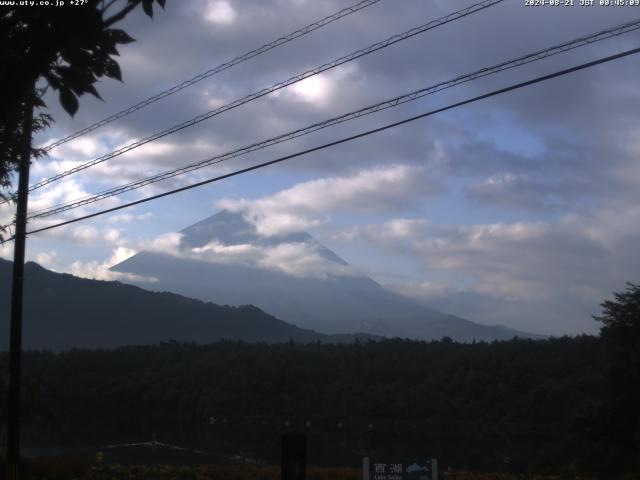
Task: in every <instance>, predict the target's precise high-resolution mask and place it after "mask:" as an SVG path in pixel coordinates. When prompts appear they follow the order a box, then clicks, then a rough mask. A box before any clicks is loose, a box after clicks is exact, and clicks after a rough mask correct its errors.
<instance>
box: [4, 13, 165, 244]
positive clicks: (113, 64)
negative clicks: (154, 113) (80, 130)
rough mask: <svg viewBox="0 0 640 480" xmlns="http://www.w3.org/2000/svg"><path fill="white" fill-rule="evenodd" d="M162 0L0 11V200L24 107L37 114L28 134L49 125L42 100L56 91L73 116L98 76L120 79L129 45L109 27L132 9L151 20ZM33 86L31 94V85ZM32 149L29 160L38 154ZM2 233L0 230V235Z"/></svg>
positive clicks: (16, 152)
mask: <svg viewBox="0 0 640 480" xmlns="http://www.w3.org/2000/svg"><path fill="white" fill-rule="evenodd" d="M156 2H157V3H158V4H159V5H160V6H161V7H163V8H164V4H165V0H122V1H118V0H109V1H104V0H102V1H98V0H89V1H88V2H87V3H86V4H84V5H78V6H74V7H68V8H67V7H63V8H48V7H26V6H15V7H0V105H2V108H1V109H0V198H6V196H7V192H6V190H7V188H8V187H9V185H10V182H11V175H12V173H13V172H15V171H16V168H17V166H18V164H19V162H20V156H21V154H20V152H21V151H22V147H21V145H22V141H23V135H22V128H23V123H24V122H23V118H24V111H25V103H26V102H27V101H28V100H30V101H31V102H33V105H34V107H36V108H37V109H38V110H39V112H38V113H37V114H36V115H34V120H33V130H34V131H38V130H40V129H42V128H45V127H47V126H48V125H49V123H50V122H51V120H52V119H51V117H50V116H49V115H48V114H47V113H46V110H45V109H46V105H45V104H44V103H43V101H42V99H41V98H42V96H43V94H44V92H46V90H47V89H49V88H51V89H53V90H55V91H57V92H58V94H59V100H60V103H61V105H62V106H63V107H64V109H65V110H66V111H67V112H68V113H69V114H70V115H74V114H75V113H76V111H77V110H78V97H80V96H82V95H84V94H85V93H89V94H91V95H93V96H95V97H97V98H100V95H99V93H98V91H97V89H96V87H95V83H96V82H97V81H98V79H99V78H100V77H109V78H114V79H117V80H122V75H121V72H120V67H119V65H118V62H117V61H116V60H115V57H116V56H117V55H118V49H117V46H118V45H120V44H126V43H130V42H133V41H134V39H133V38H132V37H130V36H129V35H128V34H127V33H126V32H125V31H123V30H121V29H117V28H113V25H114V24H116V23H117V22H119V21H121V20H122V19H124V18H125V17H126V16H127V15H128V14H129V13H130V12H131V11H133V10H134V9H135V8H136V7H138V6H142V8H143V10H144V12H145V13H146V14H147V15H148V16H149V17H152V16H153V4H154V3H156ZM34 85H38V87H39V88H38V89H37V90H34V88H33V86H34ZM42 153H43V152H42V151H39V150H36V149H32V154H31V155H32V156H36V157H37V156H39V155H42ZM1 233H2V232H1V231H0V234H1Z"/></svg>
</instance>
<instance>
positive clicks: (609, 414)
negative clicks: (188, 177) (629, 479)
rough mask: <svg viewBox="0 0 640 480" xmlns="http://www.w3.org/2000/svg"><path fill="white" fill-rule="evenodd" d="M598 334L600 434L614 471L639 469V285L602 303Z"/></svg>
mask: <svg viewBox="0 0 640 480" xmlns="http://www.w3.org/2000/svg"><path fill="white" fill-rule="evenodd" d="M594 318H595V320H597V321H598V322H600V323H601V324H602V326H601V328H600V335H601V339H602V342H603V345H604V347H605V352H606V364H605V367H604V377H605V392H604V409H603V412H602V417H603V420H604V422H603V424H604V426H605V428H604V429H603V432H602V435H603V437H604V440H605V441H606V445H607V448H608V449H610V452H615V454H613V453H611V454H607V453H606V452H605V456H606V457H607V458H608V462H607V463H608V467H609V469H610V471H611V472H615V473H629V472H634V473H638V472H639V471H640V285H636V284H633V283H628V284H627V288H626V290H625V291H624V292H619V293H614V299H613V300H607V301H605V302H604V303H603V304H602V315H601V316H597V317H594Z"/></svg>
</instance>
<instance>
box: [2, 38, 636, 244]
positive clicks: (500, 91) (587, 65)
mask: <svg viewBox="0 0 640 480" xmlns="http://www.w3.org/2000/svg"><path fill="white" fill-rule="evenodd" d="M636 53H640V48H634V49H631V50H626V51H624V52H621V53H618V54H615V55H610V56H608V57H603V58H600V59H598V60H593V61H591V62H587V63H583V64H581V65H578V66H575V67H571V68H566V69H564V70H559V71H557V72H554V73H551V74H548V75H543V76H540V77H536V78H534V79H531V80H527V81H525V82H521V83H517V84H514V85H510V86H508V87H504V88H501V89H498V90H494V91H492V92H489V93H485V94H483V95H479V96H477V97H473V98H470V99H467V100H463V101H461V102H457V103H454V104H450V105H448V106H446V107H442V108H438V109H435V110H431V111H429V112H425V113H422V114H420V115H416V116H414V117H410V118H406V119H404V120H401V121H398V122H394V123H390V124H387V125H384V126H382V127H378V128H375V129H372V130H367V131H365V132H361V133H358V134H356V135H351V136H349V137H345V138H342V139H340V140H335V141H333V142H329V143H325V144H323V145H319V146H317V147H314V148H309V149H307V150H303V151H300V152H297V153H294V154H291V155H286V156H284V157H280V158H276V159H275V160H270V161H268V162H264V163H260V164H258V165H253V166H251V167H247V168H243V169H241V170H236V171H235V172H231V173H227V174H224V175H220V176H217V177H214V178H210V179H208V180H203V181H201V182H198V183H194V184H192V185H187V186H185V187H180V188H176V189H174V190H170V191H168V192H164V193H160V194H157V195H153V196H150V197H146V198H142V199H140V200H136V201H134V202H129V203H126V204H123V205H119V206H117V207H113V208H108V209H105V210H101V211H99V212H95V213H91V214H89V215H84V216H82V217H78V218H74V219H71V220H67V221H64V222H60V223H56V224H54V225H49V226H47V227H42V228H38V229H36V230H32V231H30V232H27V234H28V235H31V234H34V233H39V232H44V231H46V230H51V229H53V228H57V227H62V226H64V225H69V224H71V223H76V222H80V221H82V220H87V219H89V218H93V217H97V216H100V215H104V214H106V213H111V212H115V211H117V210H122V209H124V208H128V207H132V206H135V205H140V204H141V203H146V202H149V201H151V200H156V199H159V198H162V197H167V196H170V195H174V194H176V193H179V192H183V191H186V190H191V189H192V188H196V187H201V186H203V185H207V184H209V183H213V182H217V181H220V180H224V179H227V178H230V177H235V176H237V175H240V174H243V173H247V172H250V171H253V170H258V169H260V168H263V167H267V166H270V165H274V164H276V163H281V162H284V161H286V160H290V159H292V158H296V157H300V156H302V155H307V154H309V153H313V152H317V151H319V150H323V149H325V148H328V147H333V146H335V145H340V144H342V143H346V142H350V141H352V140H356V139H358V138H362V137H366V136H369V135H372V134H374V133H379V132H382V131H384V130H388V129H390V128H394V127H397V126H400V125H404V124H406V123H410V122H413V121H415V120H419V119H421V118H425V117H429V116H432V115H435V114H437V113H441V112H445V111H447V110H452V109H454V108H457V107H461V106H463V105H468V104H470V103H474V102H477V101H480V100H484V99H486V98H490V97H494V96H496V95H500V94H503V93H507V92H510V91H513V90H518V89H520V88H524V87H527V86H529V85H533V84H536V83H541V82H544V81H547V80H551V79H553V78H557V77H561V76H563V75H567V74H569V73H573V72H577V71H579V70H584V69H586V68H590V67H593V66H596V65H600V64H603V63H607V62H611V61H613V60H617V59H620V58H623V57H627V56H629V55H634V54H636ZM10 240H12V238H9V239H7V240H5V241H3V242H2V243H5V242H8V241H10Z"/></svg>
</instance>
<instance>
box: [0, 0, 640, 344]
mask: <svg viewBox="0 0 640 480" xmlns="http://www.w3.org/2000/svg"><path fill="white" fill-rule="evenodd" d="M352 3H355V1H354V2H348V1H338V0H324V1H321V2H319V1H312V0H243V1H232V0H191V1H188V2H183V1H175V0H169V1H168V2H167V4H166V9H165V10H164V11H159V10H157V9H156V13H155V15H154V18H153V20H150V19H149V18H148V17H146V16H145V15H144V14H143V13H142V12H141V11H137V12H134V13H133V14H131V15H130V16H129V17H128V18H127V19H126V20H125V21H124V22H122V23H121V24H120V25H119V27H120V28H123V29H124V30H126V31H127V32H128V33H129V34H130V35H131V36H133V37H134V38H135V39H136V40H137V41H136V42H134V43H131V44H128V45H125V46H122V47H121V48H120V53H121V56H120V59H119V63H120V65H121V69H122V72H123V82H122V83H120V82H117V81H114V80H109V79H103V80H102V81H101V82H100V83H99V85H98V90H99V92H100V94H101V95H102V98H103V99H104V101H100V100H97V99H94V98H91V97H89V96H85V97H82V99H81V102H80V110H79V112H78V113H77V114H76V115H75V117H74V118H71V117H69V116H68V115H67V114H66V113H64V112H63V111H62V109H61V108H60V106H59V104H58V101H57V98H56V95H55V93H49V94H48V96H47V98H46V103H47V105H48V106H49V111H50V113H52V115H53V116H54V119H55V123H54V125H53V126H52V128H50V129H49V130H47V131H45V132H42V133H40V134H39V135H38V137H37V138H36V144H38V145H46V144H47V143H51V142H53V141H55V140H56V139H60V138H62V137H64V136H66V135H68V134H70V133H72V132H75V131H77V130H79V129H80V128H83V127H85V126H87V125H88V124H91V123H93V122H95V121H98V120H100V119H102V118H104V117H106V116H108V115H110V114H112V113H114V112H117V111H119V110H121V109H123V108H126V107H128V106H130V105H132V104H134V103H137V102H138V101H140V100H143V99H145V98H147V97H149V96H151V95H154V94H156V93H158V92H160V91H162V90H164V89H166V88H169V87H171V86H173V85H175V84H177V83H180V82H182V81H184V80H187V79H189V78H192V77H193V76H195V75H197V74H199V73H202V72H204V71H206V70H208V69H210V68H213V67H215V66H217V65H219V64H221V63H224V62H226V61H228V60H230V59H232V58H234V57H236V56H238V55H241V54H243V53H245V52H247V51H250V50H252V49H254V48H256V47H258V46H260V45H262V44H265V43H267V42H270V41H272V40H274V39H276V38H278V37H280V36H282V35H286V34H287V33H290V32H292V31H294V30H296V29H298V28H300V27H302V26H304V25H307V24H309V23H312V22H314V21H316V20H319V19H321V18H323V17H325V16H327V15H329V14H332V13H334V12H336V11H338V10H340V9H341V8H344V7H346V6H349V5H351V4H352ZM473 3H474V2H473V1H467V0H455V1H451V0H402V1H397V0H381V1H380V2H378V3H377V4H375V5H372V6H370V7H368V8H365V9H363V10H362V11H359V12H357V13H355V14H352V15H349V16H347V17H344V18H342V19H340V20H338V21H336V22H334V23H332V24H330V25H328V26H326V27H324V28H321V29H319V30H317V31H315V32H313V33H311V34H309V35H306V36H304V37H302V38H299V39H296V40H294V41H292V42H290V43H288V44H286V45H283V46H281V47H279V48H276V49H274V50H272V51H270V52H267V53H265V54H262V55H260V56H258V57H256V58H254V59H252V60H249V61H247V62H244V63H242V64H240V65H237V66H235V67H233V68H230V69H228V70H225V71H224V72H222V73H220V74H218V75H215V76H212V77H210V78H208V79H206V80H204V81H201V82H199V83H197V84H196V85H194V86H191V87H189V88H186V89H184V90H182V91H181V92H179V93H177V94H175V95H172V96H170V97H168V98H166V99H164V100H162V101H159V102H156V103H154V104H153V105H151V106H149V107H148V108H145V109H142V110H140V111H138V112H135V113H134V114H132V115H129V116H127V117H125V118H123V119H121V120H119V121H117V122H113V123H111V124H109V125H107V126H105V127H102V128H100V129H98V130H96V131H94V132H92V133H91V134H88V135H85V136H83V137H81V138H79V139H77V140H74V141H72V142H69V143H67V144H64V145H62V146H60V147H58V148H56V149H54V150H52V151H51V152H50V155H49V158H47V159H44V160H39V161H36V162H35V163H34V164H33V165H32V169H31V180H32V183H33V182H35V181H38V180H41V179H44V178H47V177H49V176H51V175H55V174H57V173H61V172H63V171H65V170H67V169H69V168H72V167H73V166H75V165H78V164H80V163H83V162H86V161H88V160H92V159H93V158H96V157H98V156H100V155H102V154H105V153H108V152H110V151H111V150H113V149H115V148H118V147H120V146H123V145H127V144H129V143H131V142H133V141H136V140H138V139H141V138H144V137H146V136H148V135H150V134H152V133H155V132H157V131H159V130H162V129H165V128H167V127H170V126H172V125H175V124H177V123H180V122H182V121H185V120H188V119H190V118H192V117H195V116H196V115H199V114H201V113H204V112H206V111H209V110H211V109H214V108H217V107H219V106H221V105H224V104H227V103H229V102H232V101H234V100H236V99H238V98H241V97H243V96H245V95H247V94H250V93H253V92H256V91H258V90H260V89H262V88H265V87H268V86H270V85H272V84H275V83H277V82H280V81H283V80H286V79H288V78H289V77H292V76H294V75H297V74H299V73H302V72H304V71H306V70H309V69H311V68H314V67H316V66H319V65H321V64H324V63H326V62H329V61H332V60H334V59H336V58H339V57H341V56H343V55H346V54H349V53H351V52H353V51H355V50H358V49H360V48H363V47H366V46H368V45H370V44H372V43H375V42H378V41H381V40H384V39H386V38H389V37H391V36H393V35H395V34H398V33H401V32H404V31H406V30H409V29H410V28H413V27H417V26H420V25H423V24H426V23H427V22H429V21H430V20H433V19H436V18H439V17H442V16H444V15H447V14H448V13H450V12H452V11H454V10H457V9H460V8H463V7H466V6H468V5H471V4H473ZM573 3H574V6H573V7H570V6H558V7H553V6H549V5H546V6H525V2H524V0H506V1H504V2H502V3H500V4H497V5H495V6H493V7H491V8H488V9H486V10H483V11H481V12H478V13H476V14H473V15H470V16H468V17H466V18H463V19H460V20H457V21H455V22H451V23H449V24H447V25H444V26H440V27H438V28H435V29H433V30H431V31H428V32H426V33H423V34H420V35H416V36H414V37H412V38H410V39H408V40H405V41H402V42H399V43H397V44H395V45H393V46H390V47H388V48H385V49H382V50H380V51H378V52H375V53H372V54H370V55H367V56H365V57H362V58H360V59H357V60H355V61H353V62H349V63H347V64H345V65H342V66H340V67H338V68H335V69H333V70H330V71H328V72H324V73H322V74H320V75H318V76H314V77H311V78H308V79H306V80H304V81H302V82H300V83H297V84H295V85H292V86H290V87H287V88H286V89H282V90H279V91H278V92H274V93H272V94H270V95H268V96H266V97H263V98H261V99H258V100H256V101H252V102H250V103H247V104H245V105H243V106H241V107H239V108H236V109H233V110H230V111H228V112H226V113H224V114H222V115H220V116H216V117H214V118H212V119H209V120H206V121H204V122H202V123H200V124H198V125H196V126H194V127H192V128H188V129H185V130H182V131H180V132H178V133H175V134H172V135H169V136H167V137H164V138H162V139H160V140H158V141H155V142H153V143H150V144H147V145H145V146H143V147H140V148H137V149H135V150H132V151H130V152H128V153H126V154H124V155H121V156H119V157H116V158H114V159H111V160H109V161H107V162H104V163H103V164H101V165H98V166H95V167H92V168H90V169H87V170H85V171H83V172H79V173H77V174H75V175H70V176H68V177H66V178H65V179H64V180H62V181H58V182H55V183H53V184H51V185H49V186H48V187H46V188H42V189H40V190H37V191H34V192H33V193H32V194H31V196H30V200H29V202H30V203H29V206H30V210H37V209H41V208H45V207H47V206H49V205H53V204H58V203H60V202H64V201H68V200H73V199H75V198H79V197H82V196H85V195H88V194H92V193H96V192H99V191H102V190H104V189H107V188H110V187H114V186H117V185H120V184H123V183H127V182H130V181H134V180H138V179H141V178H144V177H147V176H149V175H153V174H155V173H160V172H163V171H165V170H168V169H171V168H175V167H179V166H183V165H186V164H188V163H191V162H194V161H198V160H201V159H204V158H207V157H209V156H212V155H216V154H221V153H225V152H227V151H230V150H233V149H235V148H239V147H242V146H245V145H248V144H251V143H253V142H256V141H259V140H263V139H267V138H270V137H272V136H275V135H278V134H281V133H285V132H288V131H291V130H294V129H296V128H299V127H303V126H306V125H310V124H312V123H315V122H318V121H322V120H324V119H327V118H330V117H333V116H336V115H340V114H342V113H346V112H349V111H352V110H356V109H358V108H362V107H365V106H368V105H371V104H374V103H377V102H379V101H381V100H386V99H389V98H392V97H394V96H397V95H401V94H404V93H408V92H411V91H413V90H417V89H419V88H423V87H427V86H430V85H433V84H435V83H438V82H441V81H446V80H449V79H452V78H454V77H456V76H458V75H461V74H465V73H469V72H473V71H475V70H478V69H480V68H483V67H486V66H490V65H494V64H496V63H499V62H501V61H504V60H509V59H512V58H515V57H518V56H521V55H524V54H527V53H531V52H533V51H536V50H539V49H543V48H546V47H550V46H553V45H556V44H558V43H562V42H565V41H568V40H572V39H574V38H576V37H579V36H583V35H588V34H590V33H594V32H597V31H599V30H603V29H605V28H608V27H611V26H615V25H618V24H621V23H624V22H628V21H631V20H632V19H635V18H637V17H640V8H638V7H600V6H591V7H586V6H580V5H579V3H580V1H579V0H575V1H574V2H573ZM596 3H597V2H596ZM639 45H640V32H639V31H635V32H632V33H630V34H627V35H624V36H621V37H617V38H613V39H609V40H606V41H603V42H600V43H597V44H592V45H588V46H585V47H581V48H579V49H576V50H573V51H571V52H568V53H565V54H560V55H557V56H554V57H552V58H548V59H545V60H542V61H539V62H534V63H531V64H529V65H526V66H524V67H520V68H516V69H512V70H509V71H506V72H502V73H500V74H497V75H493V76H488V77H485V78H483V79H480V80H477V81H473V82H469V83H466V84H463V85H460V86H457V87H455V88H452V89H449V90H445V91H443V92H440V93H437V94H435V95H430V96H427V97H424V98H422V99H420V100H417V101H414V102H410V103H407V104H404V105H401V106H399V107H396V108H392V109H388V110H385V111H383V112H378V113H376V114H375V115H370V116H367V117H364V118H360V119H357V120H354V121H351V122H347V123H344V124H341V125H339V126H333V127H330V128H327V129H324V130H321V131H319V132H316V133H314V134H311V135H307V136H305V137H301V138H298V139H296V140H293V141H289V142H286V143H283V144H280V145H277V146H275V147H270V148H267V149H264V150H260V151H258V152H254V153H251V154H249V155H245V156H242V157H238V158H235V159H233V160H230V161H228V162H224V163H222V164H219V165H216V166H212V167H208V168H206V169H202V170H199V171H196V172H192V173H190V174H188V175H184V176H181V177H176V178H174V179H172V180H169V181H165V182H162V183H158V184H155V185H151V186H147V187H145V188H143V189H140V190H137V191H135V192H130V193H128V194H126V195H123V196H122V197H118V198H111V199H108V200H105V201H102V202H98V203H96V204H93V205H91V206H85V207H82V208H79V209H76V210H73V211H71V212H67V213H65V214H61V215H60V216H58V217H56V220H65V219H70V218H74V217H77V216H80V215H84V214H87V213H91V212H93V211H98V210H101V209H104V208H107V207H112V206H116V205H119V204H122V203H124V202H127V201H131V200H135V199H138V198H142V197H145V196H148V195H151V194H155V193H160V192H163V191H166V190H169V189H171V188H175V187H177V186H183V185H187V184H190V183H193V182H195V181H200V180H204V179H206V178H210V177H214V176H216V175H220V174H223V173H228V172H231V171H233V170H237V169H239V168H243V167H246V166H249V165H253V164H257V163H260V162H264V161H268V160H272V159H275V158H277V157H279V156H282V155H288V154H291V153H295V152H298V151H301V150H304V149H306V148H311V147H314V146H317V145H321V144H323V143H327V142H330V141H333V140H337V139H339V138H343V137H346V136H349V135H353V134H355V133H358V132H361V131H364V130H368V129H372V128H375V127H378V126H382V125H385V124H388V123H391V122H395V121H398V120H402V119H404V118H407V117H410V116H413V115H417V114H419V113H422V112H425V111H428V110H432V109H435V108H439V107H443V106H446V105H448V104H451V103H454V102H458V101H461V100H464V99H467V98H471V97H473V96H476V95H480V94H482V93H486V92H489V91H491V90H494V89H497V88H501V87H505V86H508V85H510V84H512V83H516V82H520V81H524V80H528V79H530V78H533V77H535V76H539V75H544V74H547V73H551V72H554V71H556V70H559V69H562V68H566V67H568V66H573V65H578V64H580V63H584V62H587V61H590V60H594V59H597V58H599V57H602V56H606V55H610V54H613V53H617V52H619V51H622V50H626V49H630V48H634V47H637V46H639ZM638 62H639V57H638V56H631V57H627V58H624V59H621V60H617V61H615V62H612V63H607V64H605V65H600V66H597V67H594V68H592V69H589V70H586V71H581V72H577V73H574V74H571V75H567V76H565V77H562V78H559V79H554V80H551V81H548V82H544V83H542V84H538V85H534V86H531V87H528V88H526V89H522V90H518V91H515V92H510V93H507V94H504V95H500V96H497V97H493V98H490V99H486V100H483V101H479V102H476V103H473V104H471V105H467V106H464V107H460V108H457V109H453V110H450V111H448V112H445V113H442V114H438V115H434V116H430V117H427V118H425V119H422V120H418V121H416V122H412V123H410V124H407V125H403V126H399V127H397V128H394V129H390V130H387V131H385V132H381V133H379V134H376V135H371V136H368V137H365V138H362V139H359V140H356V141H353V142H349V143H345V144H342V145H338V146H334V147H331V148H327V149H324V150H321V151H318V152H315V153H312V154H309V155H305V156H302V157H298V158H295V159H292V160H289V161H287V162H284V163H281V164H278V165H274V166H270V167H267V168H264V169H260V170H257V171H254V172H250V173H247V174H243V175H240V176H236V177H233V178H230V179H228V180H224V181H221V182H216V183H213V184H210V185H208V186H204V187H200V188H197V189H192V190H189V191H188V192H184V193H180V194H177V195H172V196H169V197H166V198H163V199H161V200H156V201H154V202H150V203H146V204H142V205H138V206H136V207H134V208H130V209H123V210H120V211H118V212H115V213H112V214H108V215H104V216H101V217H97V218H95V219H92V220H87V221H83V222H78V223H75V224H72V225H68V226H66V227H62V228H58V229H52V230H49V231H47V232H43V233H40V234H34V235H32V236H30V237H29V238H28V241H27V258H28V259H29V260H32V261H36V262H38V263H40V264H41V265H43V266H44V267H46V268H50V269H53V270H56V271H59V272H68V273H72V274H74V275H80V276H85V277H89V278H98V279H119V280H122V281H126V278H122V277H118V276H119V275H122V274H117V273H115V272H111V271H109V270H108V268H109V267H110V266H112V265H114V264H116V263H118V262H120V261H122V260H124V259H126V258H127V257H129V256H131V255H133V254H135V253H136V252H139V251H141V250H145V249H149V248H156V249H157V248H161V246H162V245H163V243H162V242H163V239H165V240H166V239H167V238H173V237H172V235H175V232H178V231H179V230H181V229H183V228H185V227H187V226H189V225H191V224H193V223H195V222H197V221H199V220H202V219H203V218H206V217H208V216H210V215H212V214H214V213H216V212H218V211H220V210H221V209H223V208H227V209H232V210H236V211H241V212H243V213H244V214H246V215H247V216H248V218H251V219H252V222H253V223H254V224H255V227H256V229H257V231H258V232H259V233H260V234H261V235H264V236H265V237H269V236H273V235H277V234H280V233H289V232H296V231H308V232H309V233H310V234H312V235H313V236H314V237H315V238H316V239H317V240H318V241H320V242H321V243H322V244H324V245H326V246H327V247H328V248H330V249H332V250H333V251H334V252H336V253H337V254H338V255H339V256H340V257H342V258H343V259H345V260H346V261H347V262H348V263H349V264H351V266H352V267H354V268H355V269H357V270H358V271H359V272H362V274H365V275H369V276H370V277H371V278H373V279H374V280H376V281H377V282H379V283H380V284H382V285H383V286H385V287H386V288H388V289H390V290H393V291H395V292H398V293H401V294H403V295H407V296H409V297H411V298H414V299H416V300H418V301H420V302H423V303H426V304H428V305H431V306H434V307H436V308H440V309H441V310H443V311H446V312H448V313H453V314H457V315H460V316H463V317H465V318H467V319H469V320H472V321H476V322H480V323H485V324H492V325H493V324H502V325H505V326H507V327H510V328H514V329H518V330H523V331H530V332H535V333H541V334H549V335H563V334H570V335H574V334H579V333H595V332H597V330H598V324H597V322H595V321H594V320H593V318H592V315H597V314H598V313H599V312H600V303H602V302H603V301H604V300H605V299H607V298H609V297H611V295H612V292H614V291H621V290H624V288H625V283H626V282H638V281H639V279H638V275H639V274H640V256H639V255H637V252H636V250H637V245H639V244H640V204H639V202H638V197H639V195H640V194H639V193H638V192H639V191H640V190H639V187H640V161H639V160H640V158H639V156H640V122H639V121H638V111H639V109H638V107H639V106H640V84H639V83H638V81H637V79H638V78H640V67H639V63H638ZM12 216H13V212H12V210H11V209H10V208H8V206H7V205H4V206H2V207H1V208H0V219H1V220H2V221H3V223H6V221H8V220H11V219H12ZM53 222H54V220H53V219H51V218H50V219H46V220H39V221H34V222H33V223H32V224H31V225H30V227H31V228H37V227H38V226H42V225H46V224H50V223H53ZM0 249H1V250H0V254H1V255H2V257H4V258H11V255H12V252H11V246H10V245H9V244H5V245H4V246H2V247H0ZM151 288H152V287H151Z"/></svg>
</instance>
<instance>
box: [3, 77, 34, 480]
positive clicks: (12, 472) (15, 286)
mask: <svg viewBox="0 0 640 480" xmlns="http://www.w3.org/2000/svg"><path fill="white" fill-rule="evenodd" d="M34 87H35V86H32V87H31V88H30V89H29V91H28V92H27V94H26V96H25V101H24V113H23V117H22V120H23V124H22V134H23V138H22V151H21V152H20V153H21V154H20V159H19V160H20V161H19V163H18V204H17V207H16V233H15V237H14V238H15V240H14V247H13V282H12V289H11V333H10V340H9V342H10V343H9V397H8V400H9V402H8V406H7V413H8V418H7V479H8V480H19V478H20V476H21V475H20V417H21V414H20V373H21V360H22V290H23V288H22V287H23V281H24V251H25V243H26V232H27V202H28V195H29V166H30V163H31V126H32V122H33V96H34V95H35V88H34Z"/></svg>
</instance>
